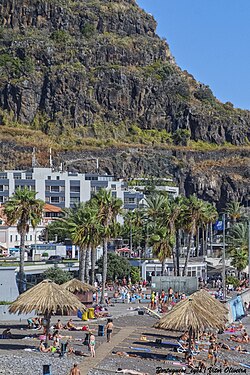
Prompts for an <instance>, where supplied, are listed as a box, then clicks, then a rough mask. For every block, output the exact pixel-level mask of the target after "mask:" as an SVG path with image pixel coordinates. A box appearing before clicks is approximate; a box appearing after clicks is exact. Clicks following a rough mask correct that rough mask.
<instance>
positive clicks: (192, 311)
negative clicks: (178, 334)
mask: <svg viewBox="0 0 250 375" xmlns="http://www.w3.org/2000/svg"><path fill="white" fill-rule="evenodd" d="M225 321H226V319H225V315H223V314H221V313H216V312H214V314H212V313H211V312H210V311H208V310H207V309H206V307H203V306H202V305H201V304H200V303H199V301H198V300H195V298H191V297H190V298H187V299H186V300H184V301H181V302H179V303H178V304H177V305H176V306H175V307H174V308H173V310H171V311H170V312H169V313H167V314H165V315H164V316H163V317H162V318H161V319H160V321H159V322H157V323H156V324H155V325H154V327H155V328H160V329H164V330H173V331H188V332H189V348H190V347H191V339H192V337H193V336H194V335H197V334H199V332H201V331H205V330H206V329H213V330H214V329H222V328H224V326H225Z"/></svg>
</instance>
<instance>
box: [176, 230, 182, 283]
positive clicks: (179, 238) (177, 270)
mask: <svg viewBox="0 0 250 375" xmlns="http://www.w3.org/2000/svg"><path fill="white" fill-rule="evenodd" d="M180 249H181V230H180V229H178V230H177V232H176V274H177V276H180Z"/></svg>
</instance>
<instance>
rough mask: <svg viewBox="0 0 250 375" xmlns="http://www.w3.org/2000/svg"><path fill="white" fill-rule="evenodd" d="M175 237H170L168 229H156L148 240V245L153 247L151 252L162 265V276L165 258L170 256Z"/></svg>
mask: <svg viewBox="0 0 250 375" xmlns="http://www.w3.org/2000/svg"><path fill="white" fill-rule="evenodd" d="M174 242H175V237H174V236H171V234H170V232H169V231H168V229H167V228H166V227H165V226H164V227H158V228H156V229H155V231H154V234H153V235H152V236H151V238H150V243H151V245H152V246H153V252H154V254H155V255H156V256H157V258H158V259H159V261H160V262H161V263H162V269H161V273H162V276H163V275H164V270H165V261H166V258H168V257H170V256H171V255H172V249H173V246H174Z"/></svg>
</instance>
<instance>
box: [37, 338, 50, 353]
mask: <svg viewBox="0 0 250 375" xmlns="http://www.w3.org/2000/svg"><path fill="white" fill-rule="evenodd" d="M39 351H40V352H41V353H49V352H51V347H49V348H46V346H45V342H44V341H43V340H41V341H40V345H39Z"/></svg>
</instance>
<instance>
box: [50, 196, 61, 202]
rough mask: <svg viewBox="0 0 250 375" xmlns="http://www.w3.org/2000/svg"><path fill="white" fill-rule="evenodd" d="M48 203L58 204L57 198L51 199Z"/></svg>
mask: <svg viewBox="0 0 250 375" xmlns="http://www.w3.org/2000/svg"><path fill="white" fill-rule="evenodd" d="M50 202H51V203H59V197H51V198H50Z"/></svg>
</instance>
